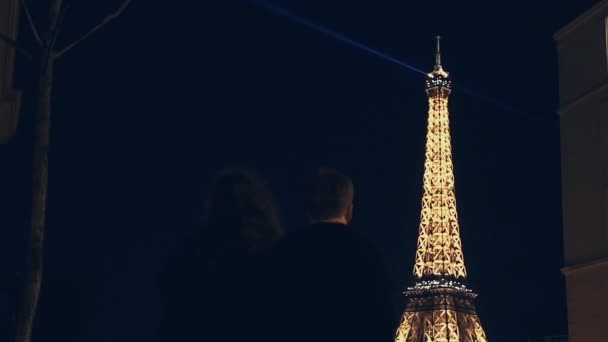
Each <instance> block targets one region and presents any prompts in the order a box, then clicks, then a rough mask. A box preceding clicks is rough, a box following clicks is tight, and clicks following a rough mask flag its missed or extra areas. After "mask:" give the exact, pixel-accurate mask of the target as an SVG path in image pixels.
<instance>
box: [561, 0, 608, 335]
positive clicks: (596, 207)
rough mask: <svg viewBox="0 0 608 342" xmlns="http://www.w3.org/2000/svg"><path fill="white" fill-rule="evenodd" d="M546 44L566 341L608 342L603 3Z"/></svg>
mask: <svg viewBox="0 0 608 342" xmlns="http://www.w3.org/2000/svg"><path fill="white" fill-rule="evenodd" d="M554 39H555V41H556V43H557V51H558V58H559V94H560V108H559V118H560V136H561V160H562V165H561V166H562V208H563V224H564V232H563V233H564V259H565V266H564V268H563V269H562V273H563V274H564V276H565V278H566V291H567V300H568V330H569V340H570V342H600V341H608V330H606V323H608V311H607V310H606V308H607V307H608V0H603V1H600V2H599V3H598V4H597V5H596V6H594V7H593V8H591V9H589V10H588V11H587V12H585V13H584V14H582V15H581V16H579V17H578V18H576V19H575V20H574V21H572V22H571V23H570V24H568V25H567V26H565V27H564V28H562V29H561V30H560V31H558V32H557V33H556V34H555V35H554Z"/></svg>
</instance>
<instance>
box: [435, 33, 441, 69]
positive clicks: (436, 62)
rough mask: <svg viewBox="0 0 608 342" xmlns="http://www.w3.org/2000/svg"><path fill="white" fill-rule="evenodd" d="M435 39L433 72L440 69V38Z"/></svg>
mask: <svg viewBox="0 0 608 342" xmlns="http://www.w3.org/2000/svg"><path fill="white" fill-rule="evenodd" d="M435 39H436V40H437V50H436V52H435V70H438V69H439V68H441V48H440V44H439V43H440V41H441V36H436V37H435Z"/></svg>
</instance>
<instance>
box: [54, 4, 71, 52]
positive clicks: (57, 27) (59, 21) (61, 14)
mask: <svg viewBox="0 0 608 342" xmlns="http://www.w3.org/2000/svg"><path fill="white" fill-rule="evenodd" d="M69 8H70V5H67V4H66V5H64V6H63V8H62V9H61V12H59V18H57V23H56V24H55V28H54V29H53V34H52V38H51V43H50V47H51V51H52V50H53V48H55V43H56V42H57V37H59V31H60V30H61V25H62V24H63V18H65V14H66V13H67V11H68V9H69Z"/></svg>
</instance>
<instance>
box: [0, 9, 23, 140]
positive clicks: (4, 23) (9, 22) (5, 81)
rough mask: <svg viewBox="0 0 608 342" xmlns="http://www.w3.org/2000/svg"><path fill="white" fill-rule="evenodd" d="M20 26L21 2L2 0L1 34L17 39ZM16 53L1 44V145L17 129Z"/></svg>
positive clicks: (0, 10)
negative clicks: (14, 77) (14, 71)
mask: <svg viewBox="0 0 608 342" xmlns="http://www.w3.org/2000/svg"><path fill="white" fill-rule="evenodd" d="M18 25H19V0H0V32H1V33H3V34H4V35H6V36H8V37H10V38H12V39H15V38H16V37H17V29H18ZM14 64H15V51H14V49H13V47H11V46H9V45H7V44H6V43H4V42H0V144H1V143H4V142H6V141H8V140H9V139H10V138H11V137H12V136H13V134H14V133H15V129H16V128H17V121H18V118H19V109H20V105H21V93H20V92H19V91H17V90H15V89H14V88H13V70H14Z"/></svg>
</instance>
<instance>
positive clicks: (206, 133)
mask: <svg viewBox="0 0 608 342" xmlns="http://www.w3.org/2000/svg"><path fill="white" fill-rule="evenodd" d="M594 2H595V1H593V0H577V1H567V2H554V1H547V0H543V1H535V2H534V1H521V0H514V1H509V2H487V1H468V2H463V1H428V2H416V3H414V2H408V1H403V0H400V1H372V0H365V1H364V0H358V1H347V0H334V1H331V2H330V1H316V0H315V1H311V0H308V1H277V2H275V4H277V5H278V6H280V7H283V8H286V9H288V10H290V11H292V12H294V13H297V14H298V15H299V16H301V17H304V18H307V19H308V20H310V21H312V22H315V23H317V24H319V25H323V26H325V27H327V28H329V29H332V30H334V31H338V32H340V33H342V34H344V35H346V36H348V37H350V38H353V39H355V40H357V41H360V42H362V43H364V44H366V45H369V46H370V47H373V48H374V49H377V50H379V51H382V52H383V53H386V54H388V55H391V56H393V57H395V58H397V59H399V60H401V61H403V62H405V63H408V64H411V65H413V66H415V67H416V68H419V69H422V70H425V71H430V70H431V69H432V66H433V62H434V61H433V58H434V38H433V37H434V36H435V35H436V34H441V35H442V36H444V40H443V45H442V50H443V54H442V55H443V65H444V68H445V69H446V70H447V71H448V72H450V73H451V76H452V77H453V80H454V83H455V85H456V87H458V86H460V87H465V88H466V89H467V90H469V91H468V92H465V91H464V90H462V91H461V89H462V88H461V89H458V88H456V89H455V90H454V92H453V94H452V96H451V102H450V113H451V120H452V143H453V153H454V164H455V176H456V195H457V202H458V210H459V215H460V224H461V234H462V240H463V246H464V256H465V262H466V264H467V268H468V271H469V284H470V286H471V287H472V288H473V289H474V290H475V291H476V292H477V293H479V294H480V296H479V301H478V311H479V314H480V317H481V320H482V324H483V325H484V328H485V329H486V332H487V335H488V338H489V340H490V341H492V342H507V341H508V342H512V341H524V340H525V339H526V338H527V337H530V336H537V335H552V334H560V333H565V332H566V308H565V290H564V280H563V277H562V275H561V274H560V267H561V266H562V265H563V258H562V241H561V238H562V233H561V211H560V210H561V203H560V164H559V125H558V120H557V117H556V109H557V100H558V94H557V87H558V84H557V64H556V49H555V44H554V42H553V40H552V34H553V33H554V32H555V31H557V30H558V29H559V28H561V27H562V26H563V25H565V24H566V23H568V22H570V21H571V20H573V19H574V18H575V17H576V16H577V15H579V14H581V13H582V12H583V11H585V10H586V9H587V8H589V7H591V6H592V4H593V3H594ZM96 3H97V4H95V2H94V3H93V4H90V3H89V2H87V4H86V5H85V4H84V3H83V4H80V3H74V4H73V6H72V8H71V10H70V13H69V15H68V17H67V19H66V23H67V26H66V28H65V32H64V35H63V36H62V39H61V40H60V43H63V42H65V41H68V40H71V39H73V38H75V37H77V36H78V35H79V33H81V32H83V31H84V30H85V29H86V28H88V27H89V26H90V25H91V24H92V23H96V20H98V18H100V17H102V16H103V15H105V14H107V13H109V12H110V11H111V10H112V9H113V8H115V7H116V6H117V5H118V4H119V3H120V1H119V0H112V1H96ZM203 3H204V5H203ZM26 29H27V27H26V25H25V20H22V30H21V39H22V40H23V41H24V42H29V41H30V39H31V36H30V34H29V32H27V31H26ZM31 76H32V73H31V71H30V70H29V65H28V64H27V62H25V61H23V60H21V59H18V62H17V75H16V78H17V79H16V81H15V82H16V84H17V86H18V87H19V88H21V89H23V91H24V99H23V101H24V103H23V112H22V120H21V122H20V128H19V131H18V134H17V136H16V137H15V138H14V139H13V140H12V141H11V142H10V143H9V144H7V145H2V146H0V163H1V164H0V165H1V167H0V189H1V190H0V201H1V202H0V217H1V218H2V222H1V225H2V229H1V230H0V265H1V266H0V270H1V274H0V310H1V311H0V315H2V316H0V318H1V321H0V327H1V328H2V329H3V330H4V329H5V328H6V329H8V327H9V324H10V321H9V319H10V310H11V306H12V305H14V303H15V296H16V293H17V292H16V290H17V288H18V287H19V286H20V283H19V282H18V280H16V279H18V276H19V272H20V271H21V267H22V262H23V245H24V243H25V230H26V227H27V224H28V215H29V202H30V173H31V171H30V170H31V136H32V121H33V120H32V109H33V108H32V102H33V101H32V100H33V97H32V89H33V88H32V79H31ZM55 85H56V86H55V89H54V91H55V92H54V108H53V128H52V150H51V155H50V160H51V161H50V163H51V164H50V189H49V191H50V192H49V209H48V226H47V240H46V265H45V267H46V269H45V278H44V283H43V291H42V298H41V306H40V311H39V312H40V314H39V317H38V320H37V326H36V331H35V335H34V340H35V341H57V340H59V338H61V339H62V340H63V341H91V342H97V341H99V342H101V341H104V342H105V341H115V342H120V341H129V342H133V341H143V340H144V339H145V338H146V336H149V335H150V334H151V332H152V327H154V326H155V325H156V324H157V321H158V318H159V314H160V311H159V310H160V309H159V292H158V286H157V283H156V279H157V277H158V275H159V271H160V270H161V267H162V266H163V263H164V262H165V261H166V259H167V258H168V257H169V255H171V253H174V252H175V250H176V249H177V248H178V247H179V246H180V244H181V243H182V242H183V239H184V237H185V236H186V235H187V234H188V232H189V231H190V230H191V229H192V222H193V221H194V219H195V218H196V217H197V215H199V214H200V211H201V210H200V209H201V200H202V198H203V197H204V193H205V190H206V189H207V187H208V183H209V177H210V176H212V175H213V174H215V173H216V172H217V171H218V170H220V169H221V168H222V166H224V165H235V164H236V165H244V166H249V167H252V168H255V169H256V170H257V171H258V173H259V174H260V175H261V176H262V177H263V178H264V179H266V180H267V181H268V183H269V184H270V185H271V187H272V189H273V190H274V191H275V194H276V197H277V199H278V202H279V204H280V209H281V213H282V218H283V221H284V224H285V229H286V230H287V231H291V230H293V229H294V227H297V226H298V225H299V224H300V223H301V222H303V220H304V215H303V212H302V209H301V206H300V204H301V202H300V197H299V196H300V193H301V189H302V183H303V181H304V180H305V177H306V176H307V175H308V174H310V173H311V172H312V171H313V170H314V169H315V168H316V167H319V166H331V167H336V168H338V169H340V170H342V171H343V172H345V173H347V174H349V175H351V176H352V178H353V179H354V182H355V186H356V204H355V206H356V209H355V210H356V211H355V222H354V224H356V225H357V226H359V227H361V228H362V229H363V230H364V231H365V233H366V234H367V235H368V236H369V237H370V239H372V241H373V242H374V243H375V244H376V245H377V246H378V248H379V249H380V250H381V251H382V254H383V256H384V258H385V261H386V266H387V269H388V270H389V271H390V276H391V277H392V280H393V291H394V295H395V303H396V305H399V310H401V306H402V305H403V303H404V301H403V300H402V298H401V295H400V291H401V290H403V289H405V287H406V286H407V285H408V284H409V282H410V281H411V272H412V267H413V262H414V250H415V245H416V241H415V239H416V236H417V233H418V221H419V216H420V213H419V211H420V204H421V203H420V202H421V195H422V171H423V169H422V168H423V158H424V143H425V133H426V132H425V130H426V115H427V99H426V94H425V93H424V82H423V77H422V76H420V75H418V74H416V73H414V72H412V71H411V70H409V69H407V68H404V67H403V66H400V65H398V64H395V63H392V62H390V61H387V60H384V59H382V58H379V57H377V56H374V55H371V54H369V53H367V52H365V51H361V50H359V49H357V48H354V47H352V46H350V45H347V44H344V43H342V42H340V41H337V40H335V39H333V38H331V37H328V36H327V35H324V34H322V33H319V32H316V31H314V30H311V29H310V28H308V27H305V26H302V25H299V24H298V23H295V22H293V21H292V20H289V19H287V18H285V17H281V16H277V15H275V14H273V13H271V12H269V11H267V10H265V9H263V8H260V7H259V6H255V5H253V4H252V3H251V2H248V1H244V0H243V1H236V0H226V1H216V2H214V4H211V2H205V1H175V2H171V5H168V2H160V1H154V2H152V1H135V2H134V3H133V4H132V6H131V7H129V8H128V9H127V11H126V12H125V13H124V15H123V16H122V17H121V18H120V19H119V20H118V21H115V22H113V23H112V24H110V25H108V26H107V27H106V28H105V29H104V30H103V31H102V32H100V33H99V34H97V35H95V36H94V37H92V38H90V39H89V40H87V41H86V42H85V43H83V44H82V45H80V46H79V47H78V48H77V49H75V50H73V51H72V52H70V53H69V54H68V55H66V56H65V57H64V58H63V59H61V60H60V61H59V62H58V65H57V70H56V84H55ZM470 93H474V94H475V95H471V94H470ZM362 295H364V294H362ZM355 300H356V299H355ZM74 326H76V328H74ZM345 328H348V327H345ZM353 328H356V327H353ZM1 333H2V336H0V339H1V338H3V337H4V336H6V334H8V331H7V330H5V331H1Z"/></svg>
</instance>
